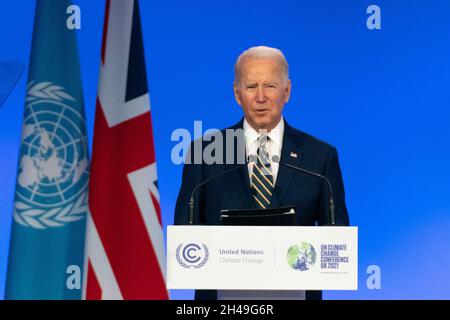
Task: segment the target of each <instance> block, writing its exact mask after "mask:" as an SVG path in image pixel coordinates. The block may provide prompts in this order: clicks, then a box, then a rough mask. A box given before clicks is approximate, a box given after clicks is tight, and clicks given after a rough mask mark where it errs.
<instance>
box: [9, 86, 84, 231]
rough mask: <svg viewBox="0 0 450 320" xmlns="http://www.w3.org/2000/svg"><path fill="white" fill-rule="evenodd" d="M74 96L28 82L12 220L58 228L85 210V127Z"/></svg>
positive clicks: (56, 87)
mask: <svg viewBox="0 0 450 320" xmlns="http://www.w3.org/2000/svg"><path fill="white" fill-rule="evenodd" d="M74 106H76V101H75V99H74V98H73V97H72V96H70V95H69V94H68V93H67V92H66V91H65V89H64V88H63V87H61V86H57V85H55V84H52V83H50V82H39V83H34V82H31V83H30V84H29V85H28V90H27V97H26V107H25V114H24V124H23V129H22V145H21V150H20V159H19V168H18V175H17V186H16V194H15V201H14V219H15V221H16V222H18V223H20V224H22V225H24V226H27V227H33V228H37V229H45V228H47V227H61V226H64V225H65V224H67V223H69V222H73V221H77V220H80V219H82V218H83V217H84V216H85V213H86V211H87V188H88V181H89V159H88V150H87V141H86V140H87V137H86V125H85V121H84V118H83V116H82V115H81V114H80V112H79V110H77V108H76V107H74Z"/></svg>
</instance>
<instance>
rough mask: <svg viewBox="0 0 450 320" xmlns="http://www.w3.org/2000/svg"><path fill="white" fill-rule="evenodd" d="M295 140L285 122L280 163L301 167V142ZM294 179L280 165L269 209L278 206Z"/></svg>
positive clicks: (291, 173)
mask: <svg viewBox="0 0 450 320" xmlns="http://www.w3.org/2000/svg"><path fill="white" fill-rule="evenodd" d="M297 138H298V137H297V136H296V135H295V132H294V130H293V128H292V127H290V126H289V125H288V124H287V122H286V121H285V127H284V134H283V146H282V148H281V159H280V162H281V163H287V164H291V165H294V166H301V162H302V158H303V157H302V153H301V148H300V146H301V144H302V141H300V140H298V139H297ZM294 177H295V173H293V172H292V169H290V168H287V167H285V166H283V165H281V164H280V165H279V167H278V176H277V181H276V182H275V189H274V192H273V195H272V199H271V201H270V207H271V208H276V207H279V206H280V203H282V200H283V197H284V196H285V194H286V192H287V191H288V190H289V189H290V187H291V184H292V181H293V179H294Z"/></svg>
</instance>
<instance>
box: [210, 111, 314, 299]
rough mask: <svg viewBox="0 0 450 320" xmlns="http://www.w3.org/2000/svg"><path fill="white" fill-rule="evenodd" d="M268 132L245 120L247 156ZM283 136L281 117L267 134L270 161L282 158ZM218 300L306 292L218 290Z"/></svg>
mask: <svg viewBox="0 0 450 320" xmlns="http://www.w3.org/2000/svg"><path fill="white" fill-rule="evenodd" d="M266 133H267V132H264V133H263V132H261V134H260V133H258V132H257V131H256V130H255V129H253V128H252V127H251V126H250V124H249V123H248V122H247V119H244V135H245V151H246V156H249V155H254V156H256V154H257V151H258V138H259V137H260V136H261V135H264V134H266ZM283 134H284V119H283V117H281V120H280V122H278V124H277V125H276V126H275V128H273V129H272V130H271V131H270V132H268V133H267V135H268V136H269V139H268V140H267V143H266V151H267V152H268V153H269V157H270V160H272V159H273V157H274V156H277V157H278V160H280V158H281V147H282V146H283ZM254 165H255V163H254V162H250V163H249V164H248V173H249V175H250V181H252V178H251V176H252V172H253V166H254ZM279 166H280V165H279V163H278V162H275V161H273V160H272V164H271V166H270V167H271V170H272V175H273V181H274V185H275V184H276V181H277V175H278V168H279ZM217 299H218V300H255V299H256V300H281V299H282V300H305V291H304V290H218V291H217Z"/></svg>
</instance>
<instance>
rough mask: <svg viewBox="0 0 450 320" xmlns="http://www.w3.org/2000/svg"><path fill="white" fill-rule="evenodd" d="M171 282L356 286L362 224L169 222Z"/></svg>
mask: <svg viewBox="0 0 450 320" xmlns="http://www.w3.org/2000/svg"><path fill="white" fill-rule="evenodd" d="M167 288H168V289H223V290H233V289H237V290H357V289H358V228H357V227H299V226H168V227H167Z"/></svg>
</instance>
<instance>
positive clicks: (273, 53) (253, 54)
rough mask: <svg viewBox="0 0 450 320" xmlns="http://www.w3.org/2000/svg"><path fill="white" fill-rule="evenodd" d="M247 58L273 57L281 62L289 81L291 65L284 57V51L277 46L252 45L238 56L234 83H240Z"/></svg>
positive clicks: (283, 71) (285, 76) (284, 75)
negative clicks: (242, 66) (243, 64)
mask: <svg viewBox="0 0 450 320" xmlns="http://www.w3.org/2000/svg"><path fill="white" fill-rule="evenodd" d="M245 59H273V60H276V61H278V62H279V63H280V65H281V67H282V68H281V69H282V73H283V74H282V76H283V77H284V79H285V80H286V81H287V80H288V79H289V66H288V63H287V61H286V58H285V57H284V54H283V52H281V50H279V49H277V48H271V47H266V46H258V47H251V48H249V49H247V50H245V51H244V52H242V53H241V55H240V56H239V57H238V58H237V60H236V63H235V65H234V83H235V84H236V83H239V80H240V77H241V72H240V70H241V64H242V61H244V60H245Z"/></svg>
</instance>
